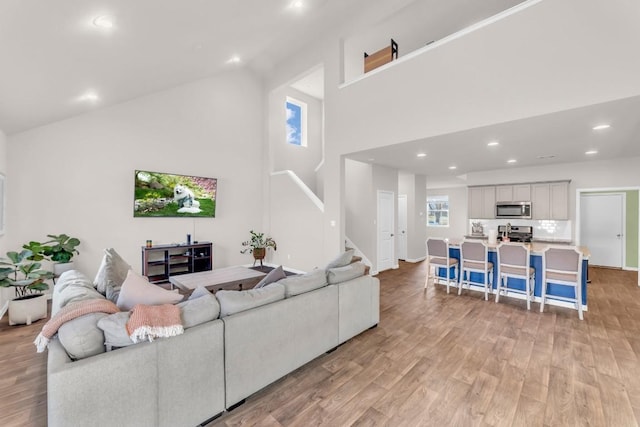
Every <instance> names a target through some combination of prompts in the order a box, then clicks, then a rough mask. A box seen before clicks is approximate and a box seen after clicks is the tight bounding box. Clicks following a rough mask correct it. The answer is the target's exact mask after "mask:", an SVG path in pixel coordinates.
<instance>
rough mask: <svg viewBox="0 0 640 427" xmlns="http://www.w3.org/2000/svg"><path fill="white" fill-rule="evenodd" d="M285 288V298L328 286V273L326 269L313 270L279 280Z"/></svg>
mask: <svg viewBox="0 0 640 427" xmlns="http://www.w3.org/2000/svg"><path fill="white" fill-rule="evenodd" d="M278 283H279V284H281V285H282V286H284V288H285V298H289V297H292V296H294V295H299V294H303V293H305V292H309V291H313V290H314V289H318V288H322V287H324V286H327V275H326V273H325V271H324V270H320V269H317V270H313V271H312V272H310V273H307V274H303V275H300V276H291V277H287V278H286V279H282V280H280V281H278Z"/></svg>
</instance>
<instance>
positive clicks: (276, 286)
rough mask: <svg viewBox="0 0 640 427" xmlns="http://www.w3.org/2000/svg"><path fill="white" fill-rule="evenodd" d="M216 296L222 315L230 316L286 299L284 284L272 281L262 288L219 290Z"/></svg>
mask: <svg viewBox="0 0 640 427" xmlns="http://www.w3.org/2000/svg"><path fill="white" fill-rule="evenodd" d="M216 298H217V299H218V302H219V303H220V317H221V318H222V317H226V316H230V315H232V314H236V313H240V312H241V311H245V310H250V309H252V308H255V307H260V306H261V305H266V304H269V303H272V302H275V301H279V300H282V299H284V286H282V285H281V284H280V283H272V284H270V285H267V286H265V287H263V288H260V289H249V290H246V291H224V290H222V291H218V292H216Z"/></svg>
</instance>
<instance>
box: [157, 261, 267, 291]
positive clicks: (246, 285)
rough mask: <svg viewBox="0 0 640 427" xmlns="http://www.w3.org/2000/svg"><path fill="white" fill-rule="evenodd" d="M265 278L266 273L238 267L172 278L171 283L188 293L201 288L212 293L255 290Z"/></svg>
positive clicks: (170, 278)
mask: <svg viewBox="0 0 640 427" xmlns="http://www.w3.org/2000/svg"><path fill="white" fill-rule="evenodd" d="M264 276H266V273H262V272H260V271H256V270H252V269H250V268H247V267H239V266H237V267H225V268H217V269H215V270H209V271H201V272H199V273H191V274H180V275H178V276H171V277H169V282H171V286H172V287H173V286H175V287H177V288H179V289H181V290H183V291H187V292H191V291H193V290H194V289H195V288H197V287H199V286H203V287H205V288H207V289H208V290H209V291H211V292H217V291H219V290H220V289H225V290H237V291H241V290H243V289H251V288H253V287H254V286H255V285H256V284H257V283H258V282H259V281H260V280H262V278H263V277H264Z"/></svg>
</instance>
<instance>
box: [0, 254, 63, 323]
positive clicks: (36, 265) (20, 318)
mask: <svg viewBox="0 0 640 427" xmlns="http://www.w3.org/2000/svg"><path fill="white" fill-rule="evenodd" d="M33 256H34V254H33V252H31V251H30V250H27V249H25V250H23V251H22V252H19V253H18V252H13V251H12V252H7V258H0V287H10V286H11V287H14V288H15V291H16V298H14V299H13V300H11V301H9V325H18V324H24V323H26V324H27V325H30V324H31V322H32V321H35V320H39V319H42V318H44V317H46V316H47V298H46V296H45V294H43V293H42V291H46V290H47V289H49V285H47V284H46V283H45V280H47V279H51V278H52V277H53V273H52V272H50V271H47V270H43V269H42V264H41V263H40V262H37V261H32V260H30V258H31V257H33Z"/></svg>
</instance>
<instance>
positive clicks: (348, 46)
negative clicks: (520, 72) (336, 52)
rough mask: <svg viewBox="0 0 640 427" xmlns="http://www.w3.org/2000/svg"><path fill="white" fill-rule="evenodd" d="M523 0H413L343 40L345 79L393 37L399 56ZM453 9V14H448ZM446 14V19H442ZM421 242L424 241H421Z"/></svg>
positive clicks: (359, 72) (360, 69)
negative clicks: (380, 20)
mask: <svg viewBox="0 0 640 427" xmlns="http://www.w3.org/2000/svg"><path fill="white" fill-rule="evenodd" d="M522 1H523V0H485V1H482V2H470V1H468V0H448V1H446V2H441V1H414V2H411V3H409V4H408V5H407V6H406V7H404V8H402V9H401V10H399V11H398V12H396V13H395V14H393V15H392V16H390V17H388V18H387V19H385V20H384V21H382V22H380V23H379V24H377V25H375V26H373V27H371V28H368V29H366V30H365V31H362V32H360V33H358V34H356V35H354V36H352V37H349V38H348V39H347V40H345V43H344V74H345V81H347V82H348V81H351V80H352V79H354V78H355V77H358V76H360V75H362V74H364V58H363V56H364V55H363V54H364V52H365V51H366V52H367V53H368V54H372V53H374V52H376V51H378V50H380V49H382V48H384V47H387V46H389V44H390V39H391V38H393V39H394V40H395V41H396V43H398V51H399V57H402V56H404V55H406V54H407V53H409V52H412V51H414V50H416V49H419V48H421V47H423V46H425V45H426V44H427V43H428V42H431V41H434V40H439V39H441V38H443V37H445V36H448V35H450V34H452V33H454V32H456V31H458V30H461V29H462V28H465V27H468V26H469V25H471V24H474V23H476V22H479V21H481V20H482V19H484V18H487V17H489V16H492V15H495V14H496V13H498V12H501V11H502V10H505V9H508V8H509V7H511V6H513V5H515V4H517V3H521V2H522ZM452 10H455V11H456V14H455V16H450V15H451V12H450V11H452ZM443 16H447V19H442V17H443ZM423 243H424V242H423Z"/></svg>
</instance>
